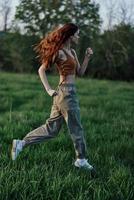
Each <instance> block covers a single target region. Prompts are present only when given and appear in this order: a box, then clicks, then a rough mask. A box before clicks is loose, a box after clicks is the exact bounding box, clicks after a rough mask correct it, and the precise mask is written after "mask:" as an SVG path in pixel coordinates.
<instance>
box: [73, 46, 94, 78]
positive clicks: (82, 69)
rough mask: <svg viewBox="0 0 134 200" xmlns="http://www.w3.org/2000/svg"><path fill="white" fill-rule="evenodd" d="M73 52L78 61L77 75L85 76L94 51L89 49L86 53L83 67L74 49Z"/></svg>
mask: <svg viewBox="0 0 134 200" xmlns="http://www.w3.org/2000/svg"><path fill="white" fill-rule="evenodd" d="M73 52H74V54H75V59H76V61H77V74H78V76H83V75H84V73H85V71H86V68H87V66H88V62H89V60H90V55H91V54H93V51H92V49H91V48H87V50H86V53H85V58H84V61H83V64H82V65H81V66H80V63H79V60H78V57H77V54H76V52H75V50H74V49H73Z"/></svg>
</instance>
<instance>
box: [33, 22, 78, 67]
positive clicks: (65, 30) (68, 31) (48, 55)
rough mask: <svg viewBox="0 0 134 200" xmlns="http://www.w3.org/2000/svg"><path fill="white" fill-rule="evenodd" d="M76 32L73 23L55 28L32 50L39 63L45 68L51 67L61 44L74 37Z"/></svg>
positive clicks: (76, 28)
mask: <svg viewBox="0 0 134 200" xmlns="http://www.w3.org/2000/svg"><path fill="white" fill-rule="evenodd" d="M77 30H78V26H77V25H75V24H73V23H67V24H65V25H63V26H62V27H60V28H59V27H56V28H55V29H54V30H53V31H52V32H50V33H48V34H47V35H46V37H45V38H43V39H42V40H41V41H40V43H39V44H38V45H37V46H36V47H35V48H34V50H35V51H36V52H37V54H38V57H39V60H40V62H41V63H42V64H45V68H49V67H50V66H51V64H52V63H53V62H54V60H55V57H56V53H57V51H58V50H59V49H61V48H62V47H63V44H64V43H65V42H66V41H67V40H68V39H69V37H70V36H72V35H74V34H75V32H77Z"/></svg>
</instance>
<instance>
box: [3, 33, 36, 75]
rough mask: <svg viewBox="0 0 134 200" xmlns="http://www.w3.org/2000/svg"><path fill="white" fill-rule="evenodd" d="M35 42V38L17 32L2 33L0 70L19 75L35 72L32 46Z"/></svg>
mask: <svg viewBox="0 0 134 200" xmlns="http://www.w3.org/2000/svg"><path fill="white" fill-rule="evenodd" d="M37 40H38V38H37V37H35V36H28V35H21V34H20V33H18V32H15V33H5V32H3V34H2V35H1V37H0V44H1V45H0V57H1V59H0V69H1V70H5V71H15V72H20V73H21V72H33V71H35V70H36V69H37V66H38V65H37V61H36V60H35V53H34V52H33V45H35V43H37ZM34 66H35V67H36V68H35V69H34Z"/></svg>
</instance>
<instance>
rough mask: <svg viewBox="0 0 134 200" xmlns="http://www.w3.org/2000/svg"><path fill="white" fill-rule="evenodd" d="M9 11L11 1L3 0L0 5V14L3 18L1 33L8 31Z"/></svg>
mask: <svg viewBox="0 0 134 200" xmlns="http://www.w3.org/2000/svg"><path fill="white" fill-rule="evenodd" d="M10 11H11V0H3V1H2V2H1V4H0V12H1V14H2V16H3V28H2V30H3V31H5V32H6V31H7V30H8V23H9V16H10Z"/></svg>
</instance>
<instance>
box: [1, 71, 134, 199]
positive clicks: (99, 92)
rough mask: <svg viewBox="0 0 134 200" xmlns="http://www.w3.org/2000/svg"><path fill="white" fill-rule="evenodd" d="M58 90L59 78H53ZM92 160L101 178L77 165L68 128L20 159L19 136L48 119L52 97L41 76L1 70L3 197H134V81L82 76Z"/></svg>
mask: <svg viewBox="0 0 134 200" xmlns="http://www.w3.org/2000/svg"><path fill="white" fill-rule="evenodd" d="M48 80H49V83H50V85H52V88H55V87H56V85H57V84H58V77H57V76H55V77H53V76H48ZM76 87H77V94H78V98H79V102H80V109H81V121H82V125H83V127H84V131H85V137H86V141H87V147H88V155H87V158H88V159H89V161H90V162H91V163H92V164H93V165H95V166H96V169H97V172H98V177H97V178H95V179H92V178H91V177H90V175H89V173H88V172H85V171H81V170H78V169H76V168H75V167H74V166H73V162H74V158H75V154H74V149H73V144H72V141H71V138H70V136H69V134H68V131H67V127H66V125H65V124H63V127H62V129H61V131H60V134H59V136H58V137H57V138H55V139H52V140H49V141H47V142H44V143H41V144H38V145H31V146H30V147H27V148H26V149H24V151H23V152H22V153H21V154H20V155H19V157H18V158H17V160H16V161H14V162H13V161H12V160H11V158H10V150H11V144H12V139H13V138H20V139H22V138H23V137H24V136H25V135H26V133H28V132H29V131H31V130H33V129H35V128H37V127H38V126H40V125H41V124H43V123H45V121H46V119H47V118H48V117H49V114H50V110H51V104H52V98H51V97H50V96H48V95H47V93H46V92H45V90H44V88H43V86H42V84H41V82H40V80H39V77H38V75H24V74H23V75H18V74H10V73H1V74H0V145H1V147H0V200H7V199H8V200H20V199H21V200H22V199H23V200H43V199H45V200H46V199H47V200H132V199H133V198H134V179H133V172H134V168H133V167H134V162H133V161H134V157H133V156H134V138H133V135H134V83H127V82H120V81H116V82H113V81H107V80H101V81H100V80H91V79H83V78H81V79H79V78H77V80H76Z"/></svg>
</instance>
